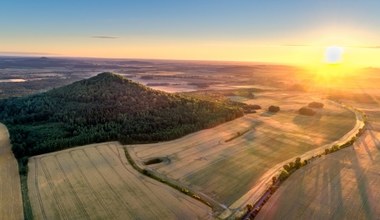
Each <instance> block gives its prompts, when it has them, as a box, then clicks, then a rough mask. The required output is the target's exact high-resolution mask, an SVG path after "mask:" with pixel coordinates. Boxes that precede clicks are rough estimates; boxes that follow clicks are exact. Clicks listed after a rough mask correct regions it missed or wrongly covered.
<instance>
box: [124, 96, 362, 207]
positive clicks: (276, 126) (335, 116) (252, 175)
mask: <svg viewBox="0 0 380 220" xmlns="http://www.w3.org/2000/svg"><path fill="white" fill-rule="evenodd" d="M274 97H275V98H274ZM252 101H253V102H255V103H259V104H262V106H263V107H264V108H267V107H266V106H268V105H270V104H278V105H280V106H281V111H280V112H279V113H277V114H270V113H267V112H266V111H262V112H260V113H256V114H250V115H246V116H244V117H243V118H239V119H236V120H234V121H231V122H227V123H225V124H223V125H220V126H217V127H215V128H212V129H207V130H203V131H200V132H196V133H193V134H191V135H188V136H185V137H183V138H180V139H177V140H174V141H169V142H162V143H157V144H145V145H128V146H127V149H128V150H129V151H130V154H131V155H132V157H133V158H134V160H136V161H137V162H138V163H140V164H142V165H143V162H144V161H145V160H148V159H150V158H154V157H168V158H169V160H170V163H169V164H165V163H160V164H155V165H151V166H149V167H150V168H151V169H154V170H156V171H157V172H159V173H161V174H164V175H166V176H167V177H169V178H172V179H175V180H178V181H180V182H182V183H184V184H186V185H188V186H190V187H191V188H193V189H194V190H196V191H200V192H202V193H205V194H207V195H208V196H211V197H212V198H213V199H215V200H217V201H218V202H219V203H221V204H224V205H226V206H230V205H231V204H233V203H234V202H235V201H236V200H238V199H239V198H240V197H241V196H243V195H244V194H245V193H247V192H248V191H249V190H250V189H251V188H252V187H253V186H254V185H255V184H257V181H258V180H259V178H260V177H261V176H262V175H263V174H264V173H265V172H266V171H267V170H269V169H270V168H271V167H273V166H274V165H276V164H277V163H280V162H282V161H285V160H287V159H290V158H292V157H294V156H297V155H300V154H302V153H304V152H307V151H309V150H312V149H315V148H317V147H320V146H322V145H323V144H327V143H330V142H332V141H335V140H337V139H339V138H340V137H341V136H343V135H344V134H346V133H347V132H348V131H350V130H351V129H352V128H353V126H354V124H355V121H356V120H355V116H354V114H353V113H352V112H350V111H348V110H346V109H343V108H341V107H339V106H336V105H334V104H330V103H325V106H326V107H325V109H323V110H321V112H319V116H318V117H315V118H310V117H307V116H301V115H298V114H297V113H296V110H298V108H300V107H301V106H304V105H305V104H307V103H308V102H309V101H310V100H309V99H306V98H304V97H301V96H299V95H296V94H283V95H281V94H279V93H278V92H276V93H263V94H261V95H257V97H256V98H255V99H253V100H252ZM237 133H238V134H242V135H241V136H238V137H236V138H233V139H232V140H231V137H234V136H236V134H237ZM226 140H228V141H226ZM229 140H231V141H229Z"/></svg>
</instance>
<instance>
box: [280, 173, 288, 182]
mask: <svg viewBox="0 0 380 220" xmlns="http://www.w3.org/2000/svg"><path fill="white" fill-rule="evenodd" d="M288 177H289V173H288V172H286V171H285V170H283V171H281V173H280V175H279V176H278V179H279V180H280V181H281V182H282V181H284V180H286V178H288Z"/></svg>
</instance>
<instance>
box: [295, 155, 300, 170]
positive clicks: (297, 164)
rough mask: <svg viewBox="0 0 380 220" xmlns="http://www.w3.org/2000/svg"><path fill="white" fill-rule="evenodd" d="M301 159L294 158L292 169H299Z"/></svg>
mask: <svg viewBox="0 0 380 220" xmlns="http://www.w3.org/2000/svg"><path fill="white" fill-rule="evenodd" d="M301 165H302V164H301V158H299V157H297V158H296V162H295V163H294V167H295V168H296V169H299V168H300V167H301Z"/></svg>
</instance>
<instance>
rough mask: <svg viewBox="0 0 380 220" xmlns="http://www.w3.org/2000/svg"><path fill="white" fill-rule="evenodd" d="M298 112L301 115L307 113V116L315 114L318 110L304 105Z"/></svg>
mask: <svg viewBox="0 0 380 220" xmlns="http://www.w3.org/2000/svg"><path fill="white" fill-rule="evenodd" d="M298 113H299V114H301V115H306V116H313V115H315V114H316V112H315V111H314V110H313V109H311V108H308V107H302V108H300V109H299V110H298Z"/></svg>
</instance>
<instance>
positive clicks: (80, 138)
mask: <svg viewBox="0 0 380 220" xmlns="http://www.w3.org/2000/svg"><path fill="white" fill-rule="evenodd" d="M242 115H243V111H242V109H241V108H240V107H238V106H233V105H230V104H228V103H223V102H212V101H207V100H199V99H196V98H193V97H187V96H185V95H182V94H181V95H179V94H168V93H165V92H161V91H157V90H153V89H150V88H148V87H146V86H143V85H141V84H139V83H135V82H132V81H131V80H128V79H126V78H124V77H122V76H119V75H115V74H113V73H101V74H98V75H97V76H94V77H92V78H89V79H85V80H81V81H78V82H75V83H73V84H70V85H67V86H64V87H61V88H57V89H52V90H50V91H48V92H44V93H40V94H35V95H31V96H26V97H21V98H9V99H4V100H0V121H1V122H2V123H4V124H5V125H6V126H7V127H8V130H9V133H10V138H11V142H12V150H13V152H14V154H15V156H16V157H17V158H21V157H25V156H32V155H37V154H43V153H47V152H53V151H57V150H62V149H65V148H69V147H73V146H79V145H85V144H90V143H97V142H104V141H115V140H118V141H120V142H122V143H123V144H132V143H148V142H157V141H165V140H170V139H174V138H178V137H181V136H183V135H186V134H188V133H191V132H194V131H197V130H200V129H204V128H210V127H213V126H215V125H218V124H220V123H223V122H226V121H229V120H232V119H234V118H237V117H240V116H242Z"/></svg>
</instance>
